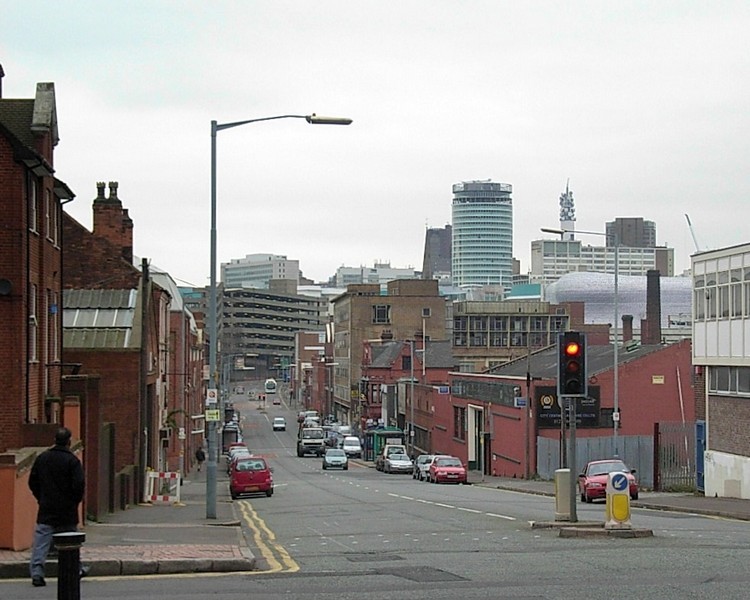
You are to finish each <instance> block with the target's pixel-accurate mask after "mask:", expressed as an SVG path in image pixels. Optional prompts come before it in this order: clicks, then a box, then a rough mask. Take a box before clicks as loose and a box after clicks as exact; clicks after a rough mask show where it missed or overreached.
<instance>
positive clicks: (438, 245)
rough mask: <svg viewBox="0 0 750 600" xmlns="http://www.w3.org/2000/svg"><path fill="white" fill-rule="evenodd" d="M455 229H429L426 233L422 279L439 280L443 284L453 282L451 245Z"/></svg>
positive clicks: (446, 227) (448, 226) (447, 227)
mask: <svg viewBox="0 0 750 600" xmlns="http://www.w3.org/2000/svg"><path fill="white" fill-rule="evenodd" d="M452 241H453V228H452V227H451V226H450V225H446V226H445V227H443V228H435V227H433V228H429V229H427V232H426V233H425V240H424V260H423V261H422V279H437V280H438V281H440V282H441V283H446V284H447V283H450V281H451V243H452Z"/></svg>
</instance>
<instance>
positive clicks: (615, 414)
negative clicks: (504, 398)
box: [542, 227, 620, 467]
mask: <svg viewBox="0 0 750 600" xmlns="http://www.w3.org/2000/svg"><path fill="white" fill-rule="evenodd" d="M542 231H543V232H544V233H554V234H559V235H560V236H561V237H562V236H563V235H564V234H566V233H581V234H585V235H603V236H604V238H605V240H606V238H607V237H609V234H607V233H605V232H601V231H578V230H573V229H548V228H545V227H543V228H542ZM612 237H613V240H612V241H613V244H614V249H615V282H614V292H615V297H614V311H615V315H614V319H615V322H614V329H615V332H614V336H615V337H614V349H613V351H612V356H613V359H612V361H613V363H614V364H613V366H612V370H613V371H612V373H613V375H612V377H613V382H612V383H613V390H612V443H613V446H614V451H615V452H614V456H615V457H617V456H619V454H620V448H619V440H618V431H617V430H618V428H619V425H620V404H619V387H620V386H619V379H618V375H619V364H620V363H619V343H620V336H619V328H618V323H617V321H618V320H619V318H620V314H619V310H620V306H619V297H618V296H619V293H618V292H619V274H620V241H619V239H618V237H617V232H615V231H613V233H612ZM573 467H575V465H573Z"/></svg>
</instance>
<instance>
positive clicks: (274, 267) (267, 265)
mask: <svg viewBox="0 0 750 600" xmlns="http://www.w3.org/2000/svg"><path fill="white" fill-rule="evenodd" d="M272 279H292V280H294V281H295V282H297V283H300V271H299V261H298V260H289V259H288V258H287V257H286V256H278V255H276V254H248V255H247V256H245V258H233V259H232V260H231V261H230V262H228V263H222V264H221V281H222V282H223V283H224V286H225V287H227V288H235V287H246V288H254V289H260V290H263V289H268V282H269V281H271V280H272Z"/></svg>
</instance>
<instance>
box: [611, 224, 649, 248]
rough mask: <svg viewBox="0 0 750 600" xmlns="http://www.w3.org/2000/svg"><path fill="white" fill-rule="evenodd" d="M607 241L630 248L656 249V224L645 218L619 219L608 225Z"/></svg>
mask: <svg viewBox="0 0 750 600" xmlns="http://www.w3.org/2000/svg"><path fill="white" fill-rule="evenodd" d="M607 240H608V243H609V244H614V243H615V240H617V241H618V242H619V243H620V246H628V247H630V248H654V247H655V246H656V223H654V222H653V221H646V220H644V219H643V217H617V218H616V219H615V220H614V221H609V222H608V223H607Z"/></svg>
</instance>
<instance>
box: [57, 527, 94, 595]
mask: <svg viewBox="0 0 750 600" xmlns="http://www.w3.org/2000/svg"><path fill="white" fill-rule="evenodd" d="M52 538H53V540H54V542H55V547H56V548H57V600H80V598H81V546H83V542H85V541H86V534H85V533H82V532H80V531H65V532H63V533H55V534H53V536H52Z"/></svg>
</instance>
